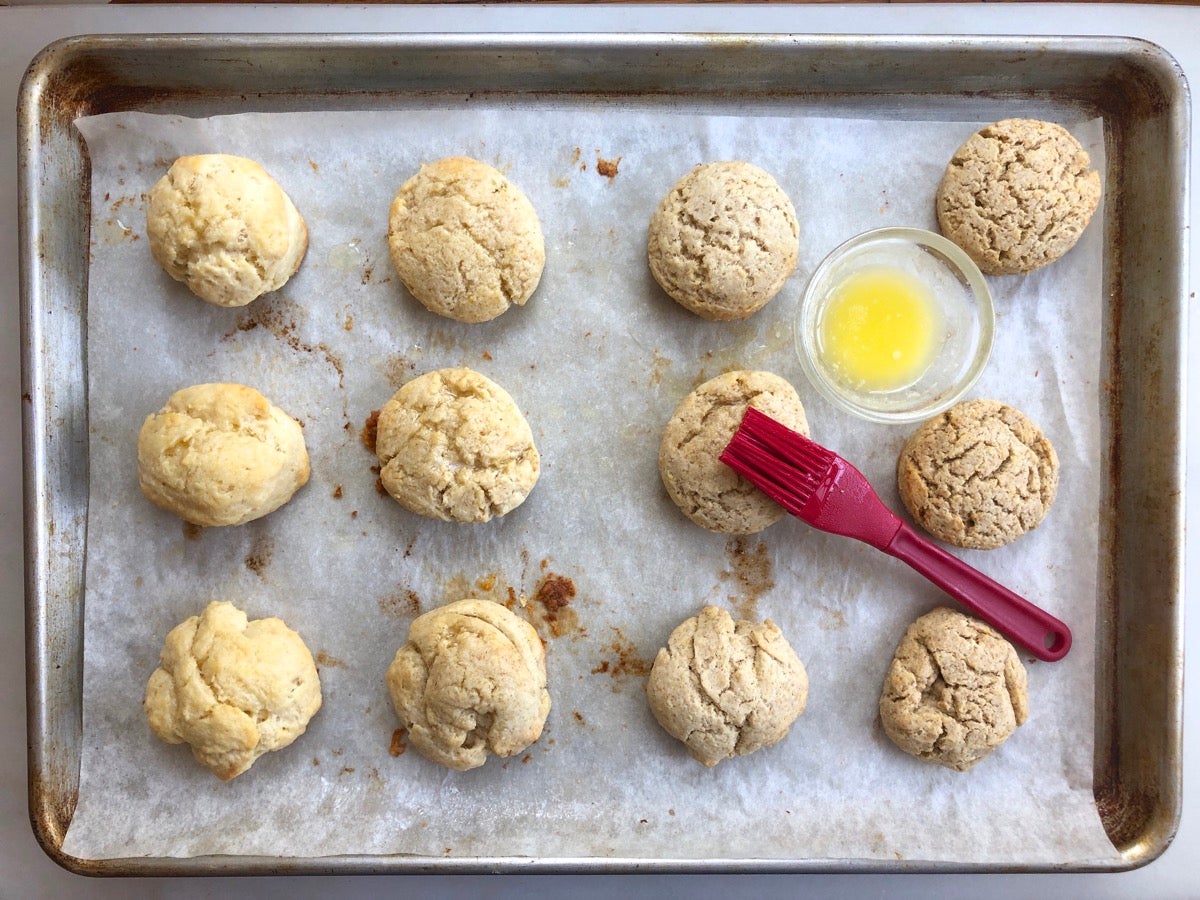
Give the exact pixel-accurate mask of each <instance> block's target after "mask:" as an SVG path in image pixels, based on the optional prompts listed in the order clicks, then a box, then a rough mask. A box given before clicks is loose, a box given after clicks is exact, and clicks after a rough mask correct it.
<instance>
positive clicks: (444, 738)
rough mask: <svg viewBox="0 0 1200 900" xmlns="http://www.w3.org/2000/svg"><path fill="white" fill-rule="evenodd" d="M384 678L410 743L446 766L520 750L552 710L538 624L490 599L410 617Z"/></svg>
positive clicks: (464, 766) (469, 765)
mask: <svg viewBox="0 0 1200 900" xmlns="http://www.w3.org/2000/svg"><path fill="white" fill-rule="evenodd" d="M387 686H388V693H389V694H390V695H391V698H392V706H393V707H394V708H395V710H396V715H397V716H398V717H399V719H400V721H401V723H402V724H403V725H404V727H405V728H406V729H408V735H409V739H410V740H411V742H412V745H413V746H414V747H415V748H416V749H417V750H418V751H419V752H420V753H421V755H422V756H424V757H426V758H427V759H430V760H432V761H434V762H436V763H440V764H441V765H443V766H447V767H449V768H451V769H458V770H463V769H473V768H476V767H477V766H482V765H483V764H484V763H485V762H487V758H488V754H489V753H494V754H495V755H497V756H512V755H513V754H516V753H520V752H521V751H522V750H524V749H525V748H526V747H528V746H529V745H530V744H532V743H533V742H534V741H536V740H537V739H538V738H539V737H540V736H541V733H542V727H543V725H544V724H545V722H546V716H547V715H549V713H550V693H549V692H548V691H547V689H546V657H545V652H544V651H543V649H542V642H541V640H540V639H539V638H538V636H537V632H535V631H534V630H533V626H531V625H530V624H529V623H528V622H526V621H525V620H524V619H522V618H520V617H519V616H517V615H514V614H513V613H512V612H510V611H509V610H508V609H506V608H505V607H503V606H501V605H500V604H499V603H493V602H492V601H490V600H477V599H474V598H467V599H465V600H459V601H456V602H454V603H451V604H449V605H447V606H443V607H440V608H439V609H435V610H432V611H430V612H427V613H425V614H424V615H422V616H418V617H417V618H416V619H415V620H413V623H412V626H411V627H410V628H409V631H408V641H407V642H406V643H405V644H404V646H403V647H401V648H400V649H399V651H398V652H397V653H396V657H395V659H393V660H392V664H391V665H390V666H389V667H388V670H387Z"/></svg>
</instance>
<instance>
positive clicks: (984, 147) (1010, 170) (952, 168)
mask: <svg viewBox="0 0 1200 900" xmlns="http://www.w3.org/2000/svg"><path fill="white" fill-rule="evenodd" d="M1090 166H1091V160H1090V159H1089V158H1088V154H1087V151H1085V150H1084V149H1083V147H1082V146H1080V144H1079V141H1077V140H1075V138H1074V137H1073V136H1072V135H1071V134H1070V132H1068V131H1067V130H1066V129H1065V128H1063V127H1062V126H1060V125H1056V124H1054V123H1052V122H1042V121H1039V120H1037V119H1005V120H1003V121H1001V122H996V123H995V124H992V125H988V126H987V127H985V128H981V129H980V130H979V131H977V132H976V133H975V134H973V135H971V137H970V138H968V139H967V141H966V143H964V144H963V145H962V146H961V147H959V148H958V150H957V151H956V152H955V154H954V156H953V158H952V159H951V160H950V163H949V165H947V167H946V172H945V174H944V175H943V176H942V181H941V184H939V185H938V189H937V199H936V207H937V218H938V225H939V226H940V227H941V230H942V233H943V234H944V235H946V237H948V238H949V239H950V240H952V241H954V243H956V244H958V245H959V246H960V247H962V248H963V250H965V251H966V252H967V255H968V256H970V257H971V258H972V259H973V260H975V262H976V264H977V265H978V266H979V268H980V269H981V270H982V271H983V272H985V273H987V274H989V275H1014V274H1019V273H1022V272H1031V271H1033V270H1034V269H1036V268H1038V267H1040V266H1044V265H1046V264H1048V263H1051V262H1054V260H1056V259H1058V258H1059V257H1061V256H1062V255H1063V254H1064V253H1066V252H1067V251H1068V250H1070V249H1071V248H1072V247H1074V246H1075V243H1076V241H1078V240H1079V237H1080V235H1082V234H1083V230H1084V229H1085V228H1086V227H1087V225H1088V222H1090V221H1091V218H1092V214H1093V213H1095V211H1096V208H1097V207H1098V206H1099V204H1100V173H1099V172H1097V171H1095V170H1094V169H1091V168H1090Z"/></svg>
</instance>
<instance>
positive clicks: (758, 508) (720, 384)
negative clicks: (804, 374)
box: [658, 371, 808, 534]
mask: <svg viewBox="0 0 1200 900" xmlns="http://www.w3.org/2000/svg"><path fill="white" fill-rule="evenodd" d="M749 406H753V407H754V408H755V409H757V410H761V411H762V412H765V413H766V414H767V415H769V416H771V417H772V418H774V419H776V420H778V421H780V422H782V423H783V424H784V425H787V426H788V427H789V428H791V429H793V430H794V431H799V432H800V433H801V434H804V435H807V434H808V419H807V418H806V417H805V415H804V404H803V403H801V402H800V397H799V395H798V394H797V393H796V389H795V388H793V387H792V386H791V385H790V384H788V382H786V381H784V380H783V379H782V378H780V377H779V376H778V375H774V374H772V373H770V372H758V371H736V372H727V373H725V374H724V375H718V376H717V377H716V378H712V379H709V380H708V381H706V382H704V384H702V385H700V386H699V387H698V388H696V389H695V390H694V391H692V392H691V393H690V394H688V395H687V396H686V397H685V398H684V399H683V401H682V402H681V403H680V404H679V406H678V408H677V409H676V410H675V413H674V415H672V416H671V419H670V421H669V422H667V426H666V428H664V429H663V435H662V440H661V442H660V444H659V449H658V471H659V475H660V476H661V477H662V482H663V485H664V486H665V487H666V489H667V493H668V494H669V495H670V497H671V499H672V500H673V501H674V502H675V505H676V506H678V507H679V508H680V510H682V511H683V514H684V515H686V516H687V517H688V518H689V519H691V520H692V521H693V522H695V523H696V524H697V525H699V526H700V527H702V528H707V529H708V530H709V531H719V532H722V533H724V534H753V533H755V532H758V531H762V530H763V529H764V528H766V527H767V526H768V525H772V524H774V523H775V522H778V521H779V520H780V519H781V518H783V516H784V510H783V507H781V506H779V504H777V503H776V502H775V501H774V500H772V499H771V498H770V497H768V496H767V495H766V494H764V493H763V492H762V491H760V490H759V489H758V488H756V487H755V486H754V485H752V484H751V483H750V482H749V481H747V480H746V479H744V478H742V476H740V475H738V474H737V473H736V472H734V471H733V469H731V468H729V467H728V466H727V465H725V464H724V463H723V462H721V461H720V460H719V459H718V457H719V456H720V455H721V452H722V451H723V450H724V449H725V446H726V445H727V444H728V443H729V442H730V440H732V439H733V434H734V432H735V431H737V428H738V425H740V424H741V421H742V416H743V415H744V414H745V412H746V408H747V407H749Z"/></svg>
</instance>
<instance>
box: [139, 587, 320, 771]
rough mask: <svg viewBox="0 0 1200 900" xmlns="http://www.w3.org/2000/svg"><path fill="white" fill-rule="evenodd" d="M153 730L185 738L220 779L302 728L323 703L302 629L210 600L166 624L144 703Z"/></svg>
mask: <svg viewBox="0 0 1200 900" xmlns="http://www.w3.org/2000/svg"><path fill="white" fill-rule="evenodd" d="M143 708H144V710H145V713H146V718H147V720H148V721H149V723H150V729H151V730H152V731H153V732H154V733H155V734H156V735H158V736H159V737H160V738H162V739H163V740H164V741H166V742H167V743H169V744H179V743H187V744H190V745H191V747H192V755H193V756H195V757H196V760H197V762H199V763H200V764H201V765H203V766H205V767H207V768H208V769H210V770H211V771H212V773H213V774H214V775H216V776H217V777H218V778H220V779H221V780H222V781H229V780H230V779H231V778H236V777H237V776H238V775H240V774H242V773H243V772H245V771H246V770H247V769H249V768H250V766H252V765H253V764H254V761H255V760H256V759H258V758H259V757H260V756H262V755H263V754H264V753H268V752H270V751H272V750H279V749H281V748H283V747H286V746H287V745H288V744H290V743H292V741H294V740H296V738H298V737H300V735H302V734H304V730H305V728H307V727H308V722H309V720H310V719H311V718H312V717H313V716H314V715H315V714H316V712H317V710H318V709H320V708H321V680H320V677H319V676H318V675H317V667H316V666H315V665H314V664H313V658H312V654H311V653H309V651H308V647H306V646H305V645H304V641H303V640H301V638H300V635H298V634H297V633H296V632H294V631H292V629H290V628H288V627H287V625H285V624H284V623H283V622H282V621H281V620H280V619H276V618H274V617H272V618H268V619H255V620H254V621H252V622H250V621H247V619H246V614H245V613H244V612H242V611H241V610H240V609H238V608H237V607H235V606H234V605H233V604H232V603H210V604H208V606H207V608H206V609H205V610H204V613H203V614H202V615H200V616H192V617H191V618H189V619H187V620H186V621H184V622H183V623H181V624H180V625H177V626H176V627H175V628H172V629H171V632H170V633H169V634H168V635H167V638H166V641H165V642H164V643H163V649H162V654H161V656H160V657H159V667H158V668H157V669H155V670H154V673H153V674H152V675H151V676H150V681H149V683H148V684H147V685H146V698H145V701H144V703H143Z"/></svg>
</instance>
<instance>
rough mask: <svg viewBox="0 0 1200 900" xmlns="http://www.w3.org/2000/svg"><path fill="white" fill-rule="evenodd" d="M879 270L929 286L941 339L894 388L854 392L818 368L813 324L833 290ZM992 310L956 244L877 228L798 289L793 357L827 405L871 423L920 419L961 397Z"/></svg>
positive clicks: (984, 345) (990, 327)
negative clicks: (918, 369)
mask: <svg viewBox="0 0 1200 900" xmlns="http://www.w3.org/2000/svg"><path fill="white" fill-rule="evenodd" d="M877 266H887V267H889V268H893V269H900V270H902V271H904V272H906V273H908V274H909V275H912V276H915V277H916V278H917V279H918V280H920V281H921V282H922V283H923V284H924V285H925V286H926V287H928V288H929V290H930V292H931V294H932V296H933V298H934V302H935V304H936V305H937V307H938V309H939V310H940V313H941V316H940V318H941V326H942V328H941V334H939V335H937V336H936V338H935V342H934V351H933V358H932V361H931V362H930V364H929V367H928V369H926V370H925V372H924V373H923V374H922V375H921V376H920V377H919V378H918V379H917V380H916V381H915V382H913V383H912V384H909V385H906V386H904V387H901V388H897V389H895V390H888V391H884V390H870V389H866V388H856V387H853V386H851V385H848V384H847V383H846V382H845V381H844V380H841V379H839V378H838V377H837V376H836V373H834V372H832V371H831V370H830V369H829V367H828V366H827V365H826V364H825V361H824V359H823V355H822V349H821V339H820V329H821V319H822V316H823V314H824V312H825V309H826V307H827V305H828V303H829V301H830V299H831V297H832V296H833V294H834V292H835V289H836V288H837V287H838V286H839V285H841V284H842V283H843V282H844V281H845V280H846V279H847V278H848V277H849V276H851V275H852V274H855V273H857V272H860V271H863V270H864V269H870V268H872V267H877ZM994 328H995V312H994V310H993V308H992V295H991V293H990V292H989V291H988V286H987V282H986V281H984V278H983V275H982V273H980V271H979V267H978V266H976V265H975V263H974V262H972V261H971V258H970V257H969V256H967V254H966V253H964V252H963V251H962V250H961V249H960V248H959V247H958V246H956V245H955V244H953V243H951V242H950V241H948V240H947V239H946V238H944V237H942V236H941V235H940V234H934V233H933V232H931V231H925V230H924V229H921V228H878V229H876V230H874V231H867V232H864V233H863V234H860V235H858V236H857V237H853V238H851V239H850V240H848V241H846V242H845V243H844V244H842V245H841V246H840V247H838V248H837V249H836V250H834V251H833V252H832V253H830V254H829V255H828V256H826V257H825V259H824V260H823V261H822V262H821V264H820V265H819V266H817V270H816V271H815V272H813V274H812V277H811V278H810V279H809V281H808V285H807V287H805V289H804V296H803V298H802V299H801V301H800V308H799V311H798V312H797V314H796V323H795V331H796V334H795V337H796V351H797V352H798V353H799V354H800V365H801V367H802V368H803V369H804V374H805V375H807V376H808V380H809V381H811V382H812V383H813V386H814V387H815V388H816V389H817V390H818V391H820V392H821V394H822V396H824V397H825V398H826V399H827V400H829V401H830V402H831V403H833V404H834V405H836V406H838V407H841V408H842V409H844V410H846V411H847V412H850V413H853V414H854V415H856V416H860V417H862V418H864V419H868V420H870V421H872V422H885V423H894V424H902V423H910V422H918V421H922V420H924V419H928V418H930V417H932V416H935V415H937V414H938V413H940V412H942V411H944V410H946V409H948V408H949V407H951V406H953V405H954V404H955V403H956V402H957V401H958V400H960V399H962V397H963V395H964V394H966V392H967V391H969V390H970V389H971V387H972V385H974V384H975V382H976V380H978V378H979V376H980V374H981V373H982V372H983V368H984V366H985V365H986V364H987V361H988V355H989V354H990V353H991V351H992V335H993V331H994Z"/></svg>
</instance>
